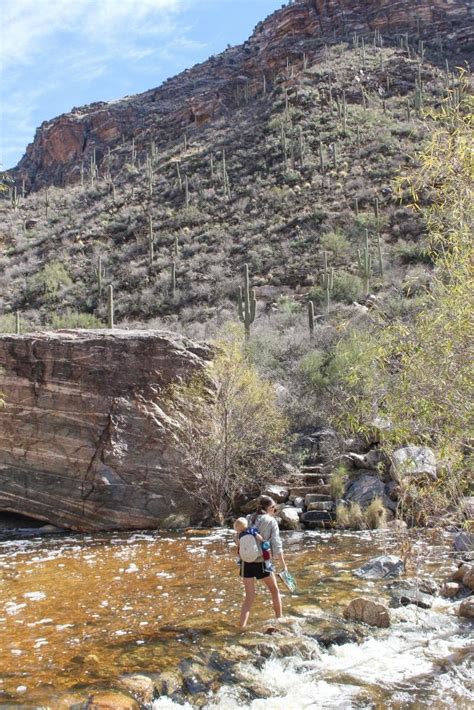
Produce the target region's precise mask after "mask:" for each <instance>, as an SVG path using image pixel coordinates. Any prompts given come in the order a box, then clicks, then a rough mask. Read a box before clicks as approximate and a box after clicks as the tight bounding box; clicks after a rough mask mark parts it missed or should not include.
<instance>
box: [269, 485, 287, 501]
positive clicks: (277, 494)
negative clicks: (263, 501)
mask: <svg viewBox="0 0 474 710" xmlns="http://www.w3.org/2000/svg"><path fill="white" fill-rule="evenodd" d="M263 495H266V496H270V498H273V500H274V501H275V502H276V503H286V501H287V500H288V498H289V496H290V491H289V490H288V488H283V486H267V487H266V488H265V490H264V491H263Z"/></svg>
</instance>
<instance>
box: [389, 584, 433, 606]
mask: <svg viewBox="0 0 474 710" xmlns="http://www.w3.org/2000/svg"><path fill="white" fill-rule="evenodd" d="M390 594H391V600H390V606H391V607H392V608H394V609H398V608H399V607H401V606H408V605H409V604H413V605H414V606H418V607H420V609H430V608H431V607H432V605H433V597H432V596H431V595H430V594H425V593H424V592H422V591H421V590H420V589H417V588H416V586H412V585H411V584H410V583H409V582H405V583H401V584H397V585H393V586H392V587H391V588H390Z"/></svg>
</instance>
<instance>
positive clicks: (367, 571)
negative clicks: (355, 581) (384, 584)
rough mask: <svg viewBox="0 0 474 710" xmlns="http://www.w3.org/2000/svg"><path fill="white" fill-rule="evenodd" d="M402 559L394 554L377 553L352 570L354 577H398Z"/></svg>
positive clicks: (402, 566) (400, 571) (401, 569)
mask: <svg viewBox="0 0 474 710" xmlns="http://www.w3.org/2000/svg"><path fill="white" fill-rule="evenodd" d="M404 568H405V566H404V564H403V560H401V559H400V558H399V557H395V555H379V557H373V558H372V559H370V560H368V561H367V562H366V563H365V564H364V565H362V567H358V568H357V569H355V570H354V572H353V573H354V574H355V576H356V577H361V578H362V579H385V578H386V577H398V576H399V575H400V574H401V573H402V572H403V570H404Z"/></svg>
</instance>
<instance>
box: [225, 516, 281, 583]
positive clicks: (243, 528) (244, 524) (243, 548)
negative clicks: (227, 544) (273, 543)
mask: <svg viewBox="0 0 474 710" xmlns="http://www.w3.org/2000/svg"><path fill="white" fill-rule="evenodd" d="M234 530H235V532H236V533H237V537H236V542H237V554H238V556H239V559H238V563H239V565H240V564H242V562H255V561H256V560H257V559H258V558H259V557H260V555H261V556H262V557H263V566H264V569H265V572H268V573H271V572H274V571H275V568H274V566H273V562H272V556H271V554H270V543H269V542H268V540H265V539H264V538H263V537H262V536H261V535H260V533H259V532H258V528H256V527H249V523H248V521H247V519H246V518H237V520H236V521H235V523H234ZM257 543H260V547H259V546H258V544H257ZM260 550H261V552H260Z"/></svg>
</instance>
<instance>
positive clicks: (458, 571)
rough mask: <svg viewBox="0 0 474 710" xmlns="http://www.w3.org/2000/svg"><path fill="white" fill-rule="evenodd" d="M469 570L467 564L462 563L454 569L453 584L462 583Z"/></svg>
mask: <svg viewBox="0 0 474 710" xmlns="http://www.w3.org/2000/svg"><path fill="white" fill-rule="evenodd" d="M468 569H469V565H467V564H466V563H465V562H460V563H459V564H458V566H457V567H453V569H452V574H451V580H452V581H453V582H462V578H463V577H464V575H465V574H466V572H467V570H468Z"/></svg>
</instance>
